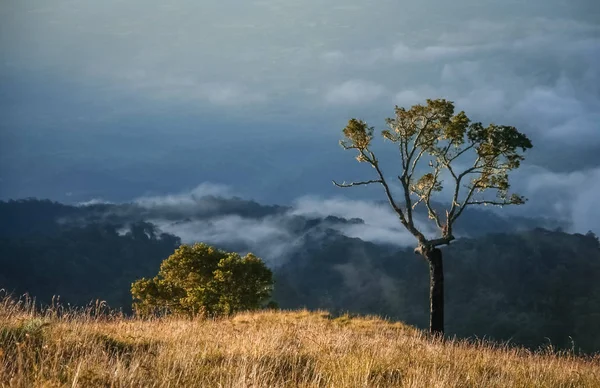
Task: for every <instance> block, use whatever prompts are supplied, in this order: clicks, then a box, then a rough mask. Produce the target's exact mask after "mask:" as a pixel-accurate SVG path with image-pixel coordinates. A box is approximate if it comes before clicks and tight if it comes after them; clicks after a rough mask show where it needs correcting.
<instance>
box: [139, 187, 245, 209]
mask: <svg viewBox="0 0 600 388" xmlns="http://www.w3.org/2000/svg"><path fill="white" fill-rule="evenodd" d="M232 195H233V191H232V189H231V187H229V186H226V185H221V184H215V183H202V184H200V185H198V186H196V187H195V188H194V189H192V190H190V191H186V192H182V193H179V194H168V195H156V196H145V197H140V198H137V199H135V200H134V201H133V203H135V204H137V205H139V206H141V207H143V208H148V209H151V208H161V207H162V208H177V209H179V210H182V209H183V210H185V209H197V208H198V207H201V206H205V202H204V201H202V199H203V198H205V197H207V196H216V197H231V196H232ZM209 206H211V205H209Z"/></svg>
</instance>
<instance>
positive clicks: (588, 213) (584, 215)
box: [515, 167, 600, 234]
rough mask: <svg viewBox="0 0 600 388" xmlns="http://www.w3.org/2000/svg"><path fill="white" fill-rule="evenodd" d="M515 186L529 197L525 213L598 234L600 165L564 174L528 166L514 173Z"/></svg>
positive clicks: (599, 221) (599, 229) (599, 220)
mask: <svg viewBox="0 0 600 388" xmlns="http://www.w3.org/2000/svg"><path fill="white" fill-rule="evenodd" d="M515 188H516V189H517V190H520V191H521V192H522V193H523V194H525V195H526V196H527V197H528V198H529V199H530V200H529V202H528V203H527V205H525V206H526V210H527V212H528V213H532V214H538V215H540V216H547V217H559V218H562V219H565V220H568V221H570V222H571V224H572V230H571V231H573V232H578V233H586V232H587V231H589V230H591V231H593V232H595V233H597V234H600V207H599V206H598V193H600V167H596V168H592V169H588V170H582V171H574V172H565V173H557V172H552V171H549V170H546V169H543V168H540V167H531V168H529V169H528V170H527V171H524V172H523V173H521V174H520V175H519V176H518V179H517V180H516V181H515Z"/></svg>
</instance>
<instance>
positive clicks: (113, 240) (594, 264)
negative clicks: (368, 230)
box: [0, 197, 600, 351]
mask: <svg viewBox="0 0 600 388" xmlns="http://www.w3.org/2000/svg"><path fill="white" fill-rule="evenodd" d="M209 203H210V204H212V205H211V206H208V205H207V204H209ZM202 204H203V205H202V206H204V207H202V206H192V209H195V210H194V211H187V210H186V209H172V208H171V209H158V208H157V207H152V208H147V207H146V208H144V207H140V206H138V205H133V204H130V205H94V206H85V207H77V206H67V205H62V204H57V203H53V202H50V201H38V200H21V201H9V202H0V288H4V289H6V290H8V291H12V292H14V293H15V294H22V293H25V292H28V293H30V294H31V295H35V296H36V297H37V298H38V300H39V301H42V302H49V301H50V300H51V298H52V296H53V295H61V299H62V300H63V301H64V302H69V303H72V304H78V305H81V304H85V303H87V302H89V301H91V300H93V299H103V300H107V301H108V302H109V304H110V305H111V306H113V307H122V308H124V309H125V310H127V309H128V308H129V304H130V301H131V297H130V295H129V288H130V285H131V282H132V281H134V280H136V279H137V278H140V277H142V276H151V275H154V274H156V272H157V270H158V266H159V264H160V262H161V261H162V260H163V259H164V258H166V257H167V256H168V255H169V254H170V253H172V252H173V250H174V249H175V247H176V246H178V245H179V244H180V243H181V240H180V238H179V237H177V236H174V235H172V234H168V233H164V232H162V231H161V230H160V228H158V227H157V226H156V225H154V224H153V223H151V222H148V221H150V220H158V219H160V220H163V221H164V220H165V219H168V221H169V223H165V224H162V225H161V227H162V228H163V229H164V228H165V226H172V225H173V224H178V223H179V224H182V225H184V224H185V225H187V224H190V223H191V224H193V225H200V226H202V228H205V229H201V230H202V231H206V230H207V229H206V227H210V228H212V229H209V230H210V231H211V233H213V234H206V233H205V234H204V235H202V236H201V237H202V238H203V239H204V240H206V239H210V238H212V239H213V241H206V242H209V243H212V244H214V245H217V246H219V247H222V248H227V249H236V250H240V251H245V250H249V249H254V247H257V248H261V249H263V252H258V253H259V254H260V255H261V256H263V257H265V258H266V260H267V262H268V263H269V265H270V266H271V267H272V268H273V269H274V271H275V274H276V280H277V283H276V290H275V299H276V300H277V301H278V302H279V304H280V305H281V306H282V307H285V308H297V307H303V306H306V307H309V308H325V309H328V310H330V311H332V312H334V313H335V312H341V311H349V312H353V313H375V314H380V315H383V316H387V317H391V318H394V319H400V320H403V321H405V322H407V323H410V324H415V325H417V326H420V327H426V326H427V320H428V286H429V283H428V272H427V271H428V270H427V265H426V264H425V262H423V260H422V259H420V258H419V257H418V256H415V255H414V254H413V253H412V248H410V247H407V248H399V247H397V246H393V245H390V244H375V243H372V242H367V241H363V240H361V239H359V238H350V237H348V236H347V235H345V234H344V232H345V231H347V230H349V229H347V228H352V227H355V226H361V227H362V226H364V225H362V220H359V219H343V218H340V217H307V216H299V215H291V213H290V212H289V209H288V208H285V207H278V206H270V207H267V206H261V205H259V204H256V203H255V202H252V201H244V200H240V199H220V198H214V197H211V198H206V201H205V202H203V203H202ZM167 210H168V211H167ZM188 210H189V209H188ZM221 212H223V214H225V215H226V216H227V217H225V218H223V216H222V215H221ZM186 214H187V218H184V216H185V215H186ZM479 215H480V216H481V217H484V216H485V217H487V218H486V221H487V222H486V225H487V227H488V228H489V225H490V224H492V225H494V224H496V225H498V226H499V230H500V231H501V232H502V233H495V234H484V233H482V232H480V233H479V234H477V233H473V232H471V233H469V234H470V235H472V236H477V237H476V238H462V239H459V240H458V241H456V242H455V243H453V244H452V245H451V246H449V247H445V248H444V255H445V270H446V273H445V275H446V276H445V277H446V324H447V332H448V334H450V335H452V334H457V335H459V336H461V337H468V336H473V335H477V336H479V337H481V336H488V337H492V338H495V339H501V340H511V341H512V342H513V343H519V344H523V345H527V346H531V347H537V346H540V345H543V344H547V343H548V339H550V341H551V342H552V344H554V345H557V346H559V347H563V348H571V347H572V346H573V343H574V346H575V348H577V349H579V348H581V349H582V350H585V351H600V338H599V337H598V336H597V334H596V331H597V327H600V284H599V283H598V282H597V279H600V245H599V243H598V239H597V238H596V236H595V235H593V234H592V233H589V234H588V235H580V234H567V233H563V232H560V231H549V230H546V229H541V228H534V229H529V230H525V229H526V228H525V226H527V223H530V224H531V226H534V225H535V224H536V221H535V220H524V219H522V220H520V221H518V222H515V224H516V225H517V227H515V226H514V225H515V224H511V222H510V219H508V220H507V219H500V218H499V217H497V216H494V215H493V214H492V213H485V214H484V213H481V214H479ZM232 216H235V218H234V219H235V220H237V221H236V222H237V223H235V224H234V225H236V226H238V225H241V227H244V226H245V227H248V228H255V229H256V227H257V225H262V227H263V229H264V230H266V231H264V230H263V232H264V233H263V232H261V233H263V234H266V237H264V236H263V237H262V238H263V240H261V244H260V245H253V244H252V241H251V240H248V239H246V240H243V239H234V238H233V237H232V241H230V242H229V241H227V240H226V239H224V238H223V236H217V235H215V234H214V231H215V230H221V229H219V228H220V227H221V224H220V223H222V222H223V220H231V217H232ZM476 216H477V214H475V213H473V214H472V215H471V216H470V218H467V221H468V222H470V223H475V221H476ZM273 219H276V220H277V226H278V228H277V230H276V231H275V232H277V233H279V234H274V235H273V236H272V238H271V237H269V236H270V235H269V233H275V232H272V231H271V229H268V228H265V225H266V222H267V221H265V220H273ZM482 219H483V218H482ZM240 220H242V221H243V222H240ZM249 220H255V221H256V220H259V221H260V222H258V221H257V222H256V223H250V221H249ZM269 222H270V221H269ZM503 225H504V226H503ZM510 225H512V227H513V230H510V228H509V227H508V226H510ZM171 230H175V231H177V230H182V231H186V230H187V229H185V228H183V229H177V228H171ZM249 231H250V229H249V230H248V231H244V232H245V233H243V234H244V235H247V234H248V233H247V232H249ZM282 231H284V232H285V234H281V233H282ZM252 236H253V238H254V236H258V235H256V234H253V235H252ZM199 238H200V237H199ZM256 238H259V237H256ZM188 239H189V236H188ZM265 241H272V244H265V243H264V242H265ZM262 245H271V246H270V247H263V246H262ZM274 247H275V248H277V249H267V248H274Z"/></svg>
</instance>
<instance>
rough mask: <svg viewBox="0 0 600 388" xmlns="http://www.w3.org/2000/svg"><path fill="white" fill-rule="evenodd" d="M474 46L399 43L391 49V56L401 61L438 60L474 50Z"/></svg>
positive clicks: (475, 48)
mask: <svg viewBox="0 0 600 388" xmlns="http://www.w3.org/2000/svg"><path fill="white" fill-rule="evenodd" d="M476 50H477V47H476V46H426V47H423V48H416V47H409V46H407V45H405V44H404V43H399V44H397V45H396V46H394V48H393V49H392V58H393V59H394V60H396V61H401V62H421V61H440V60H445V59H448V58H453V57H459V56H463V55H465V54H469V53H472V52H475V51H476Z"/></svg>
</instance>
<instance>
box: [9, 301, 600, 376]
mask: <svg viewBox="0 0 600 388" xmlns="http://www.w3.org/2000/svg"><path fill="white" fill-rule="evenodd" d="M94 310H95V308H92V309H88V310H87V311H80V312H72V311H71V312H66V311H62V312H61V311H60V310H59V311H56V310H50V311H47V312H46V313H44V314H39V313H35V312H33V311H32V310H31V309H30V308H28V307H27V305H24V304H17V303H15V302H14V301H11V300H8V299H6V300H4V302H3V303H2V305H1V307H0V384H1V385H2V386H14V387H63V386H64V387H67V386H68V387H76V386H77V387H109V386H110V387H129V386H139V387H183V386H205V387H218V386H221V387H286V386H294V387H298V386H299V387H313V386H315V387H391V386H398V387H484V386H485V387H537V386H540V387H600V358H599V357H595V358H580V357H577V356H574V355H571V354H567V353H560V354H559V353H554V352H552V350H551V349H547V350H544V351H540V352H537V353H532V352H530V351H527V350H524V349H521V348H511V347H507V346H494V345H492V344H489V343H483V342H480V343H466V342H461V341H446V342H445V343H443V342H441V341H436V340H431V339H429V338H427V336H426V335H425V334H423V333H422V332H420V331H418V330H416V329H414V328H412V327H409V326H406V325H404V324H401V323H391V322H388V321H385V320H382V319H379V318H375V317H362V318H350V317H348V316H342V317H337V318H332V317H330V316H329V315H328V314H327V313H323V312H308V311H280V312H276V311H267V312H257V313H246V314H240V315H237V316H235V317H233V318H231V319H222V320H186V319H175V318H163V319H155V320H152V321H148V320H139V319H127V318H123V317H119V316H116V315H97V314H95V313H94Z"/></svg>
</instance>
